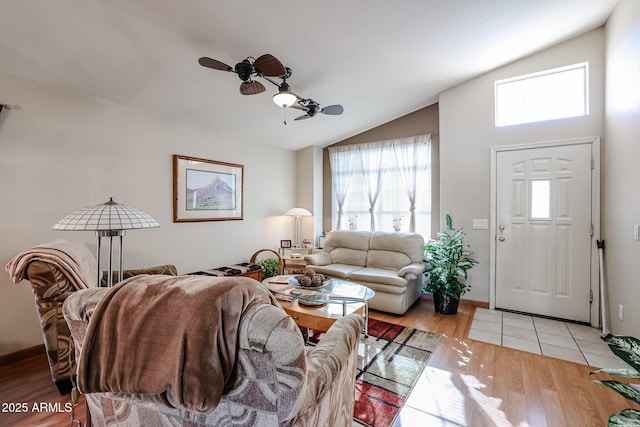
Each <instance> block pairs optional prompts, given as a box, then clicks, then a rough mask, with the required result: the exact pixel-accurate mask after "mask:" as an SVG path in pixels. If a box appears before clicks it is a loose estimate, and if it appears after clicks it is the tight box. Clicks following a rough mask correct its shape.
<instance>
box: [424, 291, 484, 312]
mask: <svg viewBox="0 0 640 427" xmlns="http://www.w3.org/2000/svg"><path fill="white" fill-rule="evenodd" d="M422 298H423V299H429V300H433V295H431V294H428V293H423V294H422ZM460 304H463V305H472V306H474V307H479V308H489V303H488V302H486V301H476V300H473V299H464V298H460Z"/></svg>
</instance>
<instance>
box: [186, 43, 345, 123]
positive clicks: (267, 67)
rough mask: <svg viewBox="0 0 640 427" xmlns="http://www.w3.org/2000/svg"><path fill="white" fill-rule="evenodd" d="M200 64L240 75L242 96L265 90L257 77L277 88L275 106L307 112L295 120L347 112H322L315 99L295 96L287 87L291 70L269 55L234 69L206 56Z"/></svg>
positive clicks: (332, 109)
mask: <svg viewBox="0 0 640 427" xmlns="http://www.w3.org/2000/svg"><path fill="white" fill-rule="evenodd" d="M198 63H199V64H200V65H202V66H203V67H207V68H212V69H214V70H220V71H227V72H230V73H235V74H237V75H238V77H239V78H240V80H242V83H240V93H241V94H242V95H257V94H259V93H262V92H264V91H265V90H266V88H265V87H264V85H263V84H262V83H260V82H259V81H258V80H255V77H260V78H262V79H264V80H266V81H268V82H269V83H271V84H273V85H275V86H277V87H278V93H276V94H275V95H274V96H273V102H275V103H276V105H278V106H280V107H283V108H287V107H291V108H296V109H298V110H303V111H305V114H304V115H302V116H300V117H297V118H296V120H302V119H308V118H310V117H314V116H315V115H316V114H318V113H321V114H328V115H339V114H342V112H343V111H344V108H342V105H329V106H327V107H324V108H321V107H320V104H319V103H317V102H316V101H314V100H313V99H310V98H302V97H300V96H298V95H297V94H295V93H293V92H292V91H291V87H290V86H289V84H288V83H287V79H288V78H289V77H291V68H289V67H285V66H284V65H283V64H282V62H280V61H279V60H278V59H277V58H276V57H275V56H273V55H271V54H268V53H266V54H264V55H262V56H259V57H258V58H257V59H256V58H253V57H252V56H250V57H247V58H245V59H243V60H242V61H240V62H238V63H237V64H236V65H235V67H231V66H230V65H227V64H225V63H224V62H221V61H218V60H217V59H213V58H208V57H206V56H203V57H202V58H200V59H198ZM273 78H280V79H282V82H281V83H278V82H277V81H275V80H273Z"/></svg>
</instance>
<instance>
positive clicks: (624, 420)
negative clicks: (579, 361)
mask: <svg viewBox="0 0 640 427" xmlns="http://www.w3.org/2000/svg"><path fill="white" fill-rule="evenodd" d="M602 339H603V340H604V341H605V342H606V343H607V345H608V346H609V348H610V349H611V351H612V352H613V353H614V354H615V355H616V356H618V357H619V358H620V359H622V360H624V361H625V362H626V363H627V364H628V365H629V366H630V367H628V368H608V369H598V370H597V371H592V372H590V374H599V373H601V372H604V373H607V374H610V375H615V376H618V377H623V378H636V379H637V378H640V372H639V370H640V340H638V339H637V338H634V337H626V336H618V335H611V334H607V335H606V336H604V337H603V338H602ZM595 382H597V383H600V384H602V385H606V386H607V387H609V388H611V389H613V390H615V391H617V392H618V393H619V394H621V395H622V396H624V397H626V398H627V399H629V400H631V401H633V402H635V403H640V390H639V389H638V384H637V383H636V384H631V383H625V382H622V381H615V380H596V381H595ZM609 426H640V411H638V410H637V409H632V408H629V409H625V410H623V411H621V412H618V413H616V414H613V415H611V416H610V417H609Z"/></svg>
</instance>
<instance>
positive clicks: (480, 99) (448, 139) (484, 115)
mask: <svg viewBox="0 0 640 427" xmlns="http://www.w3.org/2000/svg"><path fill="white" fill-rule="evenodd" d="M604 46H605V32H604V29H602V28H601V29H598V30H595V31H592V32H589V33H587V34H585V35H583V36H580V37H577V38H575V39H572V40H569V41H567V42H565V43H562V44H559V45H557V46H555V47H552V48H550V49H548V50H545V51H543V52H540V53H538V54H536V55H533V56H530V57H528V58H525V59H523V60H520V61H517V62H515V63H512V64H510V65H507V66H505V67H502V68H499V69H497V70H494V71H492V72H490V73H488V74H485V75H483V76H480V77H478V78H476V79H473V80H470V81H468V82H465V83H463V84H461V85H459V86H456V87H454V88H452V89H449V90H447V91H445V92H443V93H442V94H441V95H440V218H441V220H440V227H441V228H442V229H443V228H444V226H445V225H444V217H445V215H446V214H450V215H451V216H452V217H453V225H454V227H455V228H460V227H464V229H465V231H466V232H467V236H468V238H467V242H468V243H469V244H470V245H471V250H472V251H473V252H474V253H475V256H476V258H477V259H478V260H479V261H480V264H479V265H478V266H476V267H474V268H473V269H472V270H471V271H470V272H469V282H470V284H471V285H472V290H471V291H470V292H469V293H467V294H465V296H464V298H467V299H472V300H477V301H489V251H490V242H491V237H490V236H489V231H488V230H472V227H471V224H472V219H473V218H490V217H491V211H490V194H491V193H490V151H491V147H492V146H500V145H509V144H518V143H526V142H536V141H550V140H559V139H568V138H575V137H584V136H601V135H603V114H604V112H603V105H604ZM584 61H589V67H590V68H589V73H590V85H589V91H590V114H589V115H588V116H586V117H579V118H571V119H565V120H555V121H548V122H543V123H534V124H527V125H519V126H510V127H503V128H496V127H495V125H494V123H495V122H494V85H493V84H494V81H495V80H499V79H503V78H507V77H514V76H518V75H522V74H528V73H532V72H536V71H543V70H547V69H551V68H556V67H560V66H564V65H569V64H575V63H579V62H584Z"/></svg>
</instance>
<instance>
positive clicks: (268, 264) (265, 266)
mask: <svg viewBox="0 0 640 427" xmlns="http://www.w3.org/2000/svg"><path fill="white" fill-rule="evenodd" d="M255 263H256V264H258V265H259V266H261V267H262V278H263V279H264V278H267V277H273V276H275V275H276V274H278V269H279V267H280V263H279V261H278V260H277V259H275V258H266V259H261V260H257V261H256V262H255Z"/></svg>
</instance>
